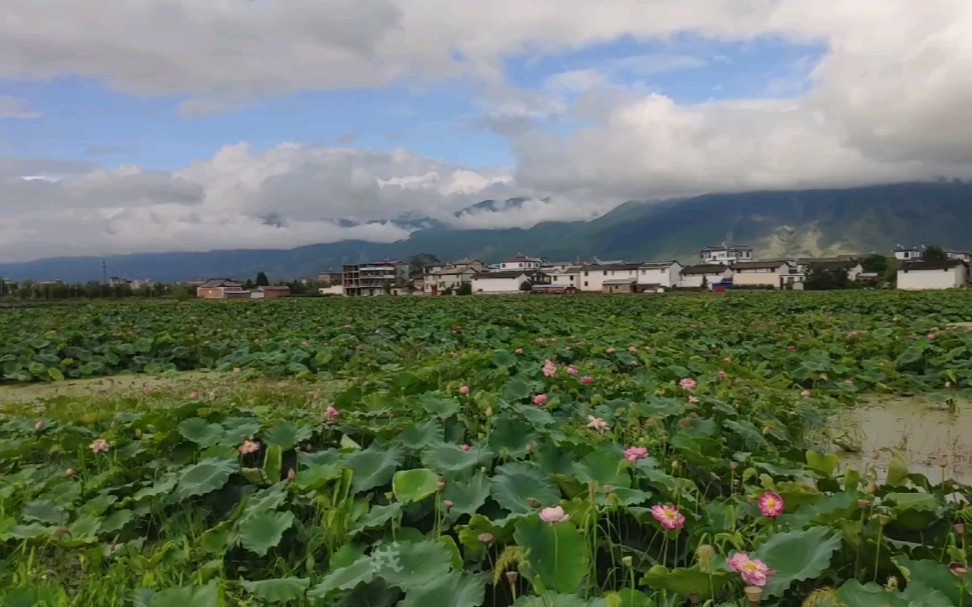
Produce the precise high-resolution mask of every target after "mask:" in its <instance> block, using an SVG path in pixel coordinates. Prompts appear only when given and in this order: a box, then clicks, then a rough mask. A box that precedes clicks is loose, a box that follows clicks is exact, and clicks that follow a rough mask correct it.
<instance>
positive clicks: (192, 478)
mask: <svg viewBox="0 0 972 607" xmlns="http://www.w3.org/2000/svg"><path fill="white" fill-rule="evenodd" d="M239 469H240V464H239V462H238V461H236V460H230V459H217V458H210V459H204V460H203V461H201V462H199V463H198V464H195V465H193V466H187V467H186V468H184V469H183V470H182V472H181V474H180V475H179V480H178V483H177V484H176V487H175V490H174V491H173V492H172V498H173V499H174V500H175V501H177V502H180V501H182V500H184V499H186V498H189V497H193V496H196V495H206V494H207V493H209V492H211V491H215V490H217V489H220V488H222V487H223V486H224V485H225V484H226V483H227V482H228V481H229V478H230V477H231V476H232V475H233V474H234V473H235V472H238V471H239Z"/></svg>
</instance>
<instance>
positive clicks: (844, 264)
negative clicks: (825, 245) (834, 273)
mask: <svg viewBox="0 0 972 607" xmlns="http://www.w3.org/2000/svg"><path fill="white" fill-rule="evenodd" d="M797 263H798V264H800V265H805V266H807V267H810V268H826V269H850V268H853V267H855V266H857V265H860V262H859V261H857V260H848V259H798V260H797Z"/></svg>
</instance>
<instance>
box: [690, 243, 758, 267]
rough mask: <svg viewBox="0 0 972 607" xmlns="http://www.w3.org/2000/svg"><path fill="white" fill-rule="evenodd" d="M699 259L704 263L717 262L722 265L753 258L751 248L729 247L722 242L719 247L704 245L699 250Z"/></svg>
mask: <svg viewBox="0 0 972 607" xmlns="http://www.w3.org/2000/svg"><path fill="white" fill-rule="evenodd" d="M699 260H700V262H701V263H702V264H703V265H705V264H713V263H719V264H722V265H724V266H731V265H732V264H734V263H737V262H742V261H752V260H753V249H752V248H751V247H730V246H726V245H725V244H723V245H722V246H721V247H705V248H704V249H702V250H701V251H699Z"/></svg>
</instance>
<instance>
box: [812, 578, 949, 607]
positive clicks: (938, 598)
mask: <svg viewBox="0 0 972 607" xmlns="http://www.w3.org/2000/svg"><path fill="white" fill-rule="evenodd" d="M836 594H837V598H839V599H840V601H842V603H843V605H853V606H854V607H954V606H955V605H958V603H955V602H951V601H950V600H949V598H948V597H947V596H945V595H944V594H942V593H941V592H939V591H937V590H935V589H933V588H931V587H929V586H928V585H927V584H925V583H924V582H919V581H915V582H912V583H910V584H908V588H907V589H906V590H905V591H904V592H900V593H899V592H893V591H889V590H886V589H885V588H884V587H883V586H880V585H878V584H875V583H873V582H868V583H867V584H861V583H860V582H859V581H858V580H848V581H846V582H844V584H843V585H842V586H841V587H840V588H838V589H837V593H836ZM821 604H822V605H826V604H825V603H821ZM843 605H840V604H836V603H835V604H834V607H843Z"/></svg>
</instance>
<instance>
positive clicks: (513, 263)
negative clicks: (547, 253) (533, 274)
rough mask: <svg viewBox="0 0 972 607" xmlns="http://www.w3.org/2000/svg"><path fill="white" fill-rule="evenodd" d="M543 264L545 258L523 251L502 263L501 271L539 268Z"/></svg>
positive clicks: (500, 265)
mask: <svg viewBox="0 0 972 607" xmlns="http://www.w3.org/2000/svg"><path fill="white" fill-rule="evenodd" d="M542 264H543V260H541V259H540V258H538V257H527V256H525V255H523V254H522V253H521V254H520V255H517V256H516V257H513V258H512V259H507V260H506V261H504V262H502V263H500V264H499V271H500V272H508V271H512V270H539V269H540V266H541V265H542Z"/></svg>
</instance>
